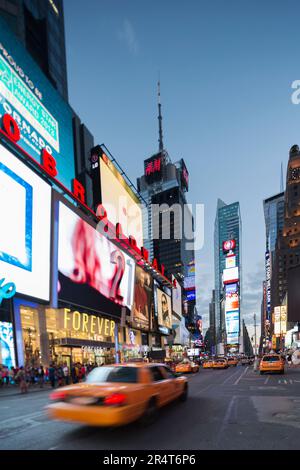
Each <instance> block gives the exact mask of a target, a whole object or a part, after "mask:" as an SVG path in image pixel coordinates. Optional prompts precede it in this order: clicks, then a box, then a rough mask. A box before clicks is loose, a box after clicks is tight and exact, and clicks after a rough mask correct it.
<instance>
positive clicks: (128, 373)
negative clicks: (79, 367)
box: [86, 367, 138, 384]
mask: <svg viewBox="0 0 300 470" xmlns="http://www.w3.org/2000/svg"><path fill="white" fill-rule="evenodd" d="M137 381H138V370H137V367H97V368H96V369H94V370H92V371H91V372H90V374H89V375H88V377H87V379H86V383H89V384H99V383H105V382H117V383H118V382H119V383H137Z"/></svg>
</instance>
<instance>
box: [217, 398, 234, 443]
mask: <svg viewBox="0 0 300 470" xmlns="http://www.w3.org/2000/svg"><path fill="white" fill-rule="evenodd" d="M236 398H237V397H236V395H233V397H232V398H231V400H230V402H229V405H228V407H227V410H226V413H225V416H224V419H223V422H222V426H221V428H220V431H219V434H218V440H220V439H224V431H225V429H226V427H227V426H228V424H229V420H230V417H231V413H232V410H233V406H234V405H235V402H236Z"/></svg>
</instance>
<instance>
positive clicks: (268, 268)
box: [262, 192, 284, 341]
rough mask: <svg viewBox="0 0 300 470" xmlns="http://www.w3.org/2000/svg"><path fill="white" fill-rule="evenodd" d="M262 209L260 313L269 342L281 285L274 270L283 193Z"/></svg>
mask: <svg viewBox="0 0 300 470" xmlns="http://www.w3.org/2000/svg"><path fill="white" fill-rule="evenodd" d="M263 208H264V216H265V225H266V252H265V272H266V279H265V283H264V286H263V294H264V299H263V304H264V311H263V312H262V336H263V337H264V338H265V340H267V341H268V340H269V341H270V340H271V331H270V325H271V316H272V312H273V311H274V307H275V305H276V303H274V302H276V300H275V299H276V298H277V292H280V290H281V289H282V284H281V283H280V284H279V276H278V274H279V273H278V272H277V270H276V257H275V251H276V247H277V243H278V240H279V237H280V236H281V235H282V230H283V225H284V192H281V193H279V194H276V195H275V196H272V197H269V198H268V199H265V200H264V201H263ZM277 264H278V263H277Z"/></svg>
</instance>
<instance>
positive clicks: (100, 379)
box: [47, 363, 188, 426]
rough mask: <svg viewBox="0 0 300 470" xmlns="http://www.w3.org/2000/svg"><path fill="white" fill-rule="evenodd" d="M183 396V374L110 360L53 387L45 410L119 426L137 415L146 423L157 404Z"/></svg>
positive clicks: (158, 366) (51, 414)
mask: <svg viewBox="0 0 300 470" xmlns="http://www.w3.org/2000/svg"><path fill="white" fill-rule="evenodd" d="M187 396H188V381H187V378H186V377H184V376H180V377H179V376H176V375H175V374H174V373H173V372H172V371H171V370H170V369H169V368H168V367H167V366H166V365H164V364H152V363H150V364H149V363H148V364H147V363H132V364H130V363H128V364H113V365H108V366H102V367H97V368H95V369H94V370H92V371H91V372H90V373H89V375H88V377H87V379H86V381H85V382H82V383H79V384H74V385H70V386H68V387H63V388H60V389H59V390H55V391H54V392H53V393H52V394H51V395H50V400H51V402H52V403H51V404H49V405H48V406H47V414H48V416H49V417H50V418H51V419H57V420H62V421H74V422H79V423H84V424H87V425H91V426H121V425H124V424H127V423H131V422H133V421H135V420H137V419H139V418H141V420H142V421H143V422H144V423H145V424H148V423H150V422H152V421H153V420H154V418H156V416H157V410H158V409H159V408H161V407H162V406H164V405H166V404H167V403H169V402H171V401H173V400H175V399H177V398H178V399H180V400H181V401H185V400H186V399H187Z"/></svg>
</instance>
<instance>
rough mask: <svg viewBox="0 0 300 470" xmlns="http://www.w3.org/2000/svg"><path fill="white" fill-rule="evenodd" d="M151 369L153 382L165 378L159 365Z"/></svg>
mask: <svg viewBox="0 0 300 470" xmlns="http://www.w3.org/2000/svg"><path fill="white" fill-rule="evenodd" d="M150 371H151V376H152V380H153V382H160V381H161V380H165V377H164V376H163V374H162V372H161V370H160V369H159V367H151V368H150Z"/></svg>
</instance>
